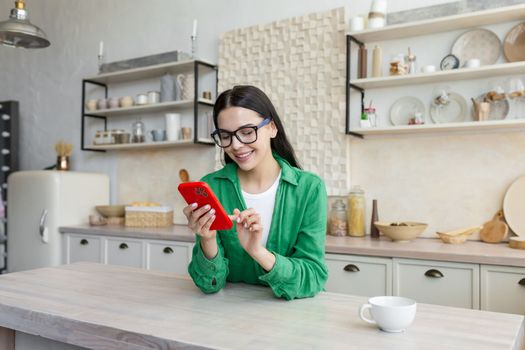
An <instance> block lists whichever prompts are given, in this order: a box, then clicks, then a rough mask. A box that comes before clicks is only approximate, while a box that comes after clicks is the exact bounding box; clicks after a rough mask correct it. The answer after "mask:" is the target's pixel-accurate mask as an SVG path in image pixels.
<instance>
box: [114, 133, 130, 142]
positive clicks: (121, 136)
mask: <svg viewBox="0 0 525 350" xmlns="http://www.w3.org/2000/svg"><path fill="white" fill-rule="evenodd" d="M113 139H114V140H115V143H118V144H123V143H129V141H130V139H131V135H130V133H129V132H120V133H117V134H115V135H113Z"/></svg>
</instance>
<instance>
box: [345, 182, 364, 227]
mask: <svg viewBox="0 0 525 350" xmlns="http://www.w3.org/2000/svg"><path fill="white" fill-rule="evenodd" d="M348 235H350V236H354V237H362V236H364V235H365V192H364V191H363V189H362V188H361V187H360V186H354V187H352V189H351V190H350V194H349V195H348Z"/></svg>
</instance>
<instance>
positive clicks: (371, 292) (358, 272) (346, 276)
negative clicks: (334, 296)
mask: <svg viewBox="0 0 525 350" xmlns="http://www.w3.org/2000/svg"><path fill="white" fill-rule="evenodd" d="M325 259H326V264H327V265H328V281H327V282H326V286H325V288H326V290H327V291H328V292H337V293H346V294H352V295H362V296H369V297H371V296H376V295H392V260H391V259H389V258H375V257H365V256H355V255H338V254H326V258H325Z"/></svg>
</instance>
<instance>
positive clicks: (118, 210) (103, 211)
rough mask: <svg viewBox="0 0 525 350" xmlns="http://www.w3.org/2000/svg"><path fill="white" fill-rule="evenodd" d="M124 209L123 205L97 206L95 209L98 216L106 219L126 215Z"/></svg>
mask: <svg viewBox="0 0 525 350" xmlns="http://www.w3.org/2000/svg"><path fill="white" fill-rule="evenodd" d="M125 208H126V206H125V205H97V206H96V207H95V209H97V211H98V212H99V213H100V215H103V216H105V217H107V218H115V217H117V218H119V217H124V215H125V213H126V211H125Z"/></svg>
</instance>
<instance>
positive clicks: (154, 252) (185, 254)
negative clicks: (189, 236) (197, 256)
mask: <svg viewBox="0 0 525 350" xmlns="http://www.w3.org/2000/svg"><path fill="white" fill-rule="evenodd" d="M147 244H148V247H147V256H148V259H147V265H146V268H147V269H148V270H159V271H167V272H175V273H176V274H179V275H187V274H188V264H189V262H190V260H191V250H192V247H193V243H186V242H167V241H157V242H155V241H151V242H148V243H147Z"/></svg>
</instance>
